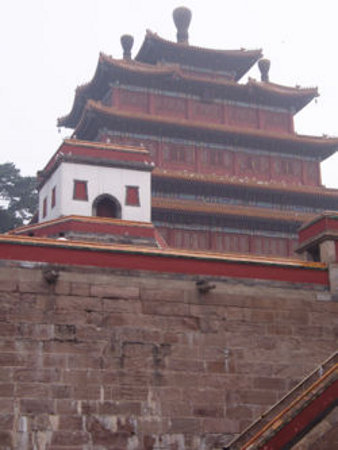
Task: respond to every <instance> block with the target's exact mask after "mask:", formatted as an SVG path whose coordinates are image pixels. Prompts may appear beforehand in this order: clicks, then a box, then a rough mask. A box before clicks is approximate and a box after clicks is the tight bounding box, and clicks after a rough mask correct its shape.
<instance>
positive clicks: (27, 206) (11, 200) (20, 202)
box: [0, 163, 38, 233]
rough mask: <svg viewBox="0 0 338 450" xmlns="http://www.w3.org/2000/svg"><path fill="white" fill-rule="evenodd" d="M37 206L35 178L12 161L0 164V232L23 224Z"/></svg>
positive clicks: (27, 220) (31, 215)
mask: <svg viewBox="0 0 338 450" xmlns="http://www.w3.org/2000/svg"><path fill="white" fill-rule="evenodd" d="M37 207H38V194H37V180H36V178H35V177H23V176H21V174H20V170H19V169H17V168H16V167H15V165H14V164H13V163H5V164H0V232H1V233H4V232H5V231H8V230H11V229H13V228H16V227H19V226H21V225H25V224H26V223H28V222H29V221H30V219H31V218H32V217H33V215H34V213H35V211H36V210H37Z"/></svg>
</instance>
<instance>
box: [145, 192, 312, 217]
mask: <svg viewBox="0 0 338 450" xmlns="http://www.w3.org/2000/svg"><path fill="white" fill-rule="evenodd" d="M152 209H157V210H162V211H174V212H177V213H180V212H181V213H182V212H187V213H196V214H206V215H210V214H212V215H219V216H232V217H240V218H241V219H246V218H247V219H264V220H269V221H278V222H288V223H290V222H295V223H299V224H300V223H303V222H305V221H308V220H311V219H312V218H313V217H314V216H315V214H311V213H298V212H294V211H281V210H278V209H269V208H252V207H248V206H236V205H227V204H222V203H207V202H198V201H193V200H181V199H168V198H166V197H153V198H152Z"/></svg>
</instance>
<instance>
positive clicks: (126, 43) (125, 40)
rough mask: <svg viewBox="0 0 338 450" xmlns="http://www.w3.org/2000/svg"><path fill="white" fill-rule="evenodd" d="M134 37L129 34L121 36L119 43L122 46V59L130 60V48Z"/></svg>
mask: <svg viewBox="0 0 338 450" xmlns="http://www.w3.org/2000/svg"><path fill="white" fill-rule="evenodd" d="M133 44H134V38H133V36H131V35H130V34H124V35H123V36H121V45H122V48H123V59H125V60H127V61H130V60H131V49H132V48H133Z"/></svg>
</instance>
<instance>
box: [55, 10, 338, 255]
mask: <svg viewBox="0 0 338 450" xmlns="http://www.w3.org/2000/svg"><path fill="white" fill-rule="evenodd" d="M190 18H191V13H190V11H189V10H187V9H186V8H178V9H177V10H175V12H174V21H175V24H176V27H177V42H171V41H168V40H165V39H163V38H161V37H159V36H158V35H157V34H155V33H152V32H150V31H148V32H147V33H146V37H145V40H144V42H143V44H142V46H141V48H140V50H139V52H138V54H137V56H136V57H135V59H132V58H131V48H132V45H133V39H132V37H131V36H127V35H125V36H123V37H122V38H121V42H122V46H123V50H124V58H123V59H122V60H119V59H115V58H112V57H110V56H106V55H103V54H101V55H100V57H99V61H98V65H97V68H96V72H95V75H94V77H93V79H92V80H91V81H90V82H89V83H88V84H86V85H83V86H80V87H78V88H77V90H76V95H75V100H74V104H73V107H72V109H71V112H70V113H69V114H68V115H67V116H65V117H62V118H61V119H59V126H65V127H70V128H73V129H74V135H73V137H74V138H77V139H81V140H88V141H101V142H110V143H115V144H119V145H133V146H142V147H145V148H147V149H148V150H149V152H150V154H151V157H152V160H153V161H154V163H155V166H156V168H155V170H154V171H153V174H152V220H153V222H154V224H155V225H156V226H157V227H158V229H159V230H160V231H161V232H162V234H163V236H164V238H165V239H166V240H167V242H168V244H169V245H170V246H173V247H187V248H196V249H203V250H215V251H225V252H228V251H236V252H244V253H258V254H269V255H276V256H291V255H293V248H294V246H295V245H296V242H297V234H296V232H297V229H298V227H299V226H300V225H301V223H302V222H304V221H307V220H309V219H311V218H312V217H313V216H314V215H316V214H317V213H319V212H321V211H322V210H323V209H335V210H336V209H338V208H337V207H338V192H337V191H335V190H328V189H325V188H324V187H323V186H322V185H321V178H320V167H319V163H320V162H321V161H323V160H324V159H326V158H327V157H329V156H330V155H332V154H333V153H334V152H335V151H336V149H337V148H338V139H335V138H324V137H314V136H302V135H299V134H296V133H295V131H294V125H293V119H294V115H295V113H297V112H298V111H300V110H301V109H302V108H303V107H304V106H306V105H307V104H308V103H309V102H310V101H311V100H312V99H314V98H315V97H316V96H317V95H318V92H317V89H316V88H307V89H301V88H299V87H296V88H292V87H285V86H281V85H278V84H275V83H272V82H270V81H269V66H270V63H269V61H268V60H266V59H262V52H261V50H244V49H240V50H213V49H205V48H200V47H196V46H192V45H189V42H188V26H189V23H190ZM257 62H258V65H259V69H260V71H261V81H256V80H252V79H249V80H248V81H247V82H246V83H239V80H240V79H241V78H242V77H243V76H244V75H245V74H246V73H247V72H248V71H249V69H250V68H251V67H252V66H253V65H254V64H256V63H257Z"/></svg>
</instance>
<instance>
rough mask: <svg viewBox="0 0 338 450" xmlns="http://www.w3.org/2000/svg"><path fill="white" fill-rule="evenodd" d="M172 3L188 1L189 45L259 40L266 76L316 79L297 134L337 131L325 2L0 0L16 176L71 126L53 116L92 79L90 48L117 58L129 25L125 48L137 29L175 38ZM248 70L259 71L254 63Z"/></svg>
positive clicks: (336, 165)
mask: <svg viewBox="0 0 338 450" xmlns="http://www.w3.org/2000/svg"><path fill="white" fill-rule="evenodd" d="M180 5H185V6H188V7H190V8H191V9H192V13H193V18H192V22H191V26H190V42H191V43H192V44H194V45H199V46H205V47H213V48H226V49H238V48H241V47H244V48H249V49H253V48H262V49H263V52H264V55H265V56H266V57H268V58H270V59H271V70H270V79H271V81H273V82H276V83H280V84H285V85H289V86H295V85H300V86H302V87H309V86H318V88H319V92H320V94H321V96H320V97H319V99H318V101H317V102H315V101H313V102H312V103H311V104H310V105H309V106H308V107H307V108H305V109H304V111H301V112H300V113H299V114H298V115H297V116H296V129H297V132H299V133H302V134H316V135H321V134H327V135H329V136H334V135H338V114H337V105H338V89H337V62H336V59H337V56H336V48H335V46H336V41H337V37H336V35H337V27H336V18H337V10H338V7H337V6H336V2H335V1H334V0H322V1H321V2H317V1H314V0H307V1H306V0H283V1H282V0H273V1H272V0H269V1H268V0H255V1H253V0H237V1H236V2H230V1H227V0H209V1H205V0H186V1H181V2H178V1H173V0H162V1H160V0H157V1H153V0H142V1H140V0H138V1H136V0H124V1H122V0H119V1H116V0H110V1H108V0H95V1H94V0H31V1H25V0H12V1H10V0H7V1H6V0H4V1H2V2H1V5H0V39H1V44H0V45H1V47H0V52H1V61H2V69H1V75H0V98H1V104H0V114H1V134H0V136H1V137H0V139H1V153H0V162H5V161H13V162H15V164H16V165H17V166H18V167H19V168H20V169H21V171H22V173H23V174H25V175H28V174H34V173H35V172H36V171H37V170H38V169H41V168H42V167H43V166H44V165H45V163H46V162H47V160H48V159H49V157H50V156H51V155H52V154H53V153H54V151H55V150H56V149H57V147H58V145H59V143H60V142H61V139H62V137H64V136H67V135H69V134H70V132H71V131H70V130H63V131H62V132H61V133H60V134H59V133H58V131H57V128H56V119H57V117H60V116H63V115H65V114H67V113H68V112H69V111H70V108H71V106H72V101H73V98H74V91H75V88H76V87H77V86H78V85H80V84H83V83H86V82H88V81H89V80H90V79H91V78H92V76H93V74H94V71H95V68H96V64H97V60H98V56H99V52H100V51H103V52H104V53H107V54H110V55H112V56H114V57H117V58H119V57H121V46H120V36H121V35H122V34H124V33H130V34H132V35H133V36H134V38H135V44H134V48H133V55H135V54H136V52H137V51H138V49H139V47H140V45H141V43H142V41H143V38H144V35H145V32H146V29H147V28H148V29H151V30H152V31H154V32H157V33H158V34H159V35H160V36H162V37H164V38H166V39H171V40H175V39H176V37H175V27H174V25H173V21H172V17H171V14H172V10H173V9H174V8H175V7H176V6H180ZM249 76H251V77H253V78H259V75H258V71H257V68H254V69H252V71H251V72H250V73H249ZM246 79H247V77H244V78H243V80H242V81H243V82H244V81H246ZM337 172H338V155H336V156H335V157H332V158H330V160H328V162H326V163H324V164H323V182H324V184H326V185H327V186H331V187H336V188H338V176H337V175H336V173H337Z"/></svg>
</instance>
